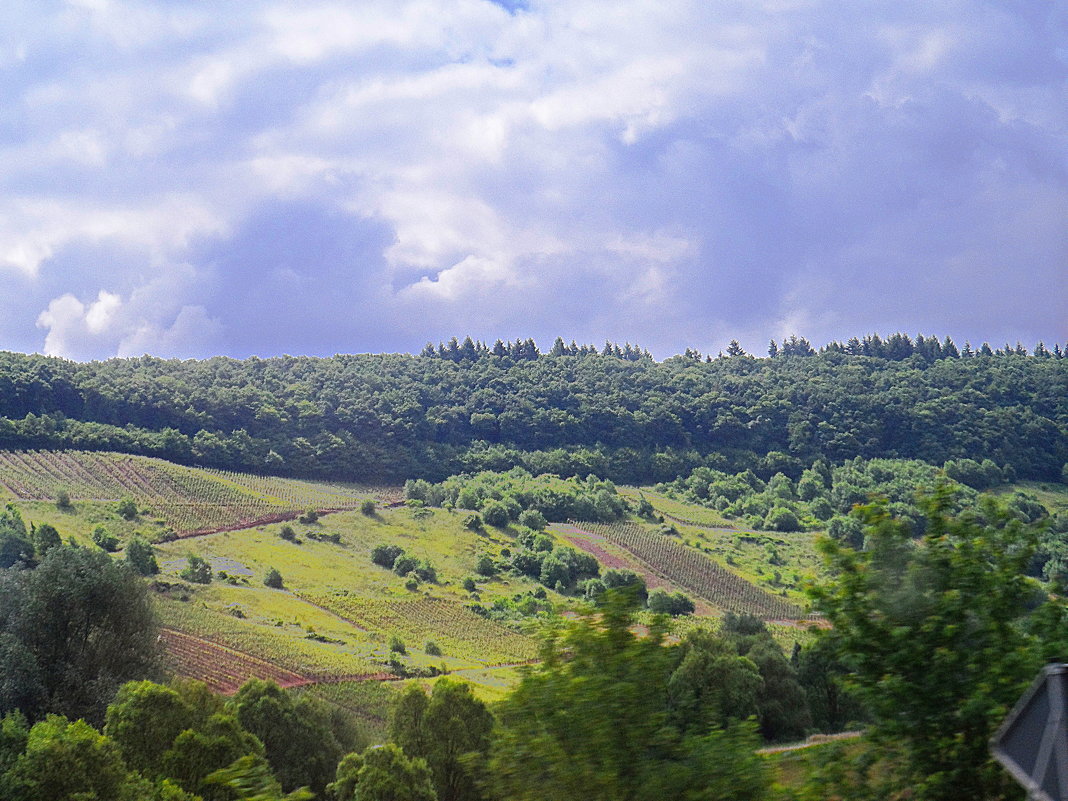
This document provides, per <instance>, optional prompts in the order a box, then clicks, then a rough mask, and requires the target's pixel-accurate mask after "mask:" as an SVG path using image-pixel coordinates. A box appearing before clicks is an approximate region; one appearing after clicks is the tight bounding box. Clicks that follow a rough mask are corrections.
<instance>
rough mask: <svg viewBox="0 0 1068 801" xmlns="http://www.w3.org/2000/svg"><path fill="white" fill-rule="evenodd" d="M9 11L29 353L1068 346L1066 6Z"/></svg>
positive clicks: (83, 6) (1, 217)
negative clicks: (932, 336)
mask: <svg viewBox="0 0 1068 801" xmlns="http://www.w3.org/2000/svg"><path fill="white" fill-rule="evenodd" d="M0 15H3V17H4V22H5V23H6V24H5V25H4V30H5V34H4V35H3V37H0V65H4V66H5V70H4V73H3V76H2V77H0V87H2V88H3V89H4V91H5V97H6V98H8V101H7V102H6V103H5V108H3V109H0V198H2V200H0V281H3V282H10V283H12V286H15V287H17V297H16V296H15V295H12V294H11V293H8V298H6V299H2V300H0V319H3V318H5V316H6V319H7V320H8V322H6V323H4V324H3V325H0V333H2V334H3V335H4V336H7V337H10V338H12V339H13V342H15V343H28V344H26V345H24V346H25V347H33V348H40V349H44V350H47V351H49V352H56V353H65V354H68V355H76V356H78V357H79V358H84V357H93V356H106V355H110V354H115V353H124V354H125V353H136V352H137V351H138V350H141V349H144V350H149V351H152V352H159V353H166V354H168V355H180V356H191V355H208V354H210V353H213V352H216V351H218V352H224V353H229V354H232V355H246V354H248V353H260V354H263V355H267V354H270V353H278V352H284V351H287V352H314V353H333V352H335V351H339V350H365V349H381V350H398V349H412V348H418V347H419V346H420V345H421V344H422V342H423V341H425V340H427V339H432V340H435V341H436V340H438V339H444V338H447V337H448V336H451V335H453V334H458V335H463V334H466V333H471V334H472V335H474V336H480V337H482V338H488V339H494V338H496V337H497V336H510V337H511V338H515V337H516V336H524V337H525V336H535V337H538V338H540V339H544V340H548V341H551V339H552V338H553V337H555V336H556V335H557V334H561V335H563V336H565V338H568V339H570V338H572V337H574V338H576V339H580V340H586V341H601V340H603V339H604V338H605V337H612V338H618V339H624V340H625V339H629V340H631V341H638V342H640V343H642V344H644V345H647V346H649V347H651V348H652V349H653V350H654V352H656V353H657V355H661V356H666V355H669V354H671V353H674V352H678V351H681V350H682V349H683V348H684V347H686V346H694V347H699V348H701V349H702V350H707V351H711V352H716V351H717V350H719V349H720V348H722V347H724V345H725V343H726V341H727V340H729V339H731V338H735V337H737V338H738V339H740V340H741V341H742V344H743V345H746V346H747V347H748V348H749V349H750V350H753V351H754V352H763V350H764V348H765V347H766V342H767V339H769V338H770V337H772V336H775V337H779V336H782V335H783V334H784V333H789V332H788V331H787V329H790V328H792V327H797V328H798V329H799V330H798V331H797V333H801V334H804V335H806V336H808V337H809V338H811V339H813V340H815V341H823V340H825V339H828V338H832V337H847V336H850V335H853V334H860V333H864V332H866V331H871V330H880V331H884V332H886V331H892V330H897V329H899V328H905V329H906V330H912V331H915V330H917V329H921V328H922V329H923V330H924V331H925V332H938V333H949V334H952V335H953V336H955V337H957V338H959V339H964V338H971V339H973V340H977V339H981V338H991V339H1004V338H1009V339H1012V340H1013V341H1015V339H1017V338H1020V339H1023V340H1024V341H1033V340H1036V339H1039V338H1043V339H1046V340H1047V341H1049V340H1054V339H1061V340H1063V339H1066V338H1068V293H1066V292H1065V291H1064V290H1063V289H1062V287H1063V283H1064V282H1063V270H1064V264H1065V263H1068V234H1066V233H1065V232H1066V231H1068V211H1066V209H1068V161H1066V160H1065V158H1064V153H1065V152H1068V102H1066V97H1065V93H1064V87H1065V85H1068V82H1066V78H1068V56H1066V55H1065V54H1066V53H1068V17H1066V12H1065V11H1064V10H1063V9H1060V8H1059V7H1057V6H1056V5H1055V4H1054V5H1048V4H1046V5H1043V4H1038V5H1034V4H1032V5H1027V4H1023V5H1020V4H1005V3H1000V2H994V0H979V2H975V3H970V4H967V6H965V5H962V4H960V3H958V2H945V3H934V4H931V3H921V2H915V1H913V2H902V3H875V4H856V3H850V2H846V0H762V1H761V2H753V0H726V1H725V2H717V3H706V2H698V0H668V1H667V2H665V1H664V0H661V1H660V2H652V1H651V0H627V1H626V2H621V3H616V4H614V5H612V6H609V7H606V6H605V5H604V4H603V3H595V2H592V0H576V2H571V3H565V4H560V3H548V2H540V0H532V2H523V3H518V2H499V3H494V2H489V1H488V0H455V1H454V2H442V1H441V0H401V2H385V0H374V1H372V2H367V3H360V4H357V5H353V4H344V3H337V2H318V1H316V2H301V3H296V2H287V1H286V0H260V1H256V2H249V3H244V4H240V6H237V7H234V8H232V9H228V11H227V12H226V14H218V13H213V12H208V11H204V10H199V9H197V8H196V7H190V6H183V5H181V4H178V5H175V4H173V3H167V2H163V0H158V2H156V1H154V0H137V1H136V2H131V3H122V4H119V3H112V2H106V0H92V1H91V2H90V1H89V0H85V1H84V2H76V3H68V4H67V5H66V6H64V7H61V8H52V7H45V6H41V5H40V4H32V3H16V4H13V5H11V6H9V7H7V8H5V10H4V11H3V12H0ZM1023 276H1026V278H1023ZM101 291H103V292H104V293H105V294H104V295H102V294H100V293H101ZM94 298H95V299H94ZM111 298H115V299H116V300H111ZM19 299H21V302H31V303H35V304H37V305H36V306H35V307H33V308H34V312H33V314H37V315H38V317H37V321H38V323H39V325H38V326H34V325H33V322H34V317H33V314H30V315H27V314H25V313H23V312H22V311H21V310H20V308H16V307H15V306H14V304H16V303H17V302H20V301H19ZM27 299H29V300H28V301H27ZM101 304H103V305H101ZM5 305H6V307H5ZM94 310H95V311H94ZM354 310H355V311H354ZM5 313H6V314H5ZM91 314H92V315H93V316H92V318H91V319H92V322H90V315H91ZM13 321H17V322H13ZM801 329H803V330H801ZM35 337H36V339H34V338H35ZM42 337H43V338H42ZM0 344H3V343H0Z"/></svg>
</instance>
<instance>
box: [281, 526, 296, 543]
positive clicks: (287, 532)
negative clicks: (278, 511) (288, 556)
mask: <svg viewBox="0 0 1068 801" xmlns="http://www.w3.org/2000/svg"><path fill="white" fill-rule="evenodd" d="M278 536H279V537H281V538H282V539H284V540H285V541H286V542H296V541H297V532H296V530H295V529H294V528H293V526H291V525H289V524H288V523H286V524H285V525H284V526H282V527H281V528H280V529H278Z"/></svg>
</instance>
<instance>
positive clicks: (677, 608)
mask: <svg viewBox="0 0 1068 801" xmlns="http://www.w3.org/2000/svg"><path fill="white" fill-rule="evenodd" d="M647 606H648V607H649V611H650V612H656V613H657V614H661V615H671V616H672V617H678V616H679V615H690V614H693V611H694V605H693V601H691V600H690V599H689V598H688V597H686V596H685V595H683V594H682V593H681V592H675V593H668V592H665V591H664V590H653V591H652V592H651V593H649V600H648V602H647Z"/></svg>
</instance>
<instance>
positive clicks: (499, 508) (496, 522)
mask: <svg viewBox="0 0 1068 801" xmlns="http://www.w3.org/2000/svg"><path fill="white" fill-rule="evenodd" d="M482 519H483V520H485V521H486V522H487V523H489V524H490V525H491V526H494V527H495V528H503V527H504V526H507V525H508V520H509V518H508V510H507V509H506V508H505V507H504V504H502V503H500V502H499V501H486V502H485V503H484V504H482Z"/></svg>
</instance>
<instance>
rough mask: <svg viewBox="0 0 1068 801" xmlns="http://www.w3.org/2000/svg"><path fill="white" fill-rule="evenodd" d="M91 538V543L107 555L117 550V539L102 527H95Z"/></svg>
mask: <svg viewBox="0 0 1068 801" xmlns="http://www.w3.org/2000/svg"><path fill="white" fill-rule="evenodd" d="M92 538H93V543H94V544H95V545H96V546H97V547H98V548H103V549H104V550H105V551H107V552H108V553H112V552H114V551H117V550H119V538H118V537H116V536H115V535H114V534H112V533H111V532H110V531H108V530H107V529H106V528H104V527H103V526H97V527H96V528H94V529H93V534H92Z"/></svg>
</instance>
